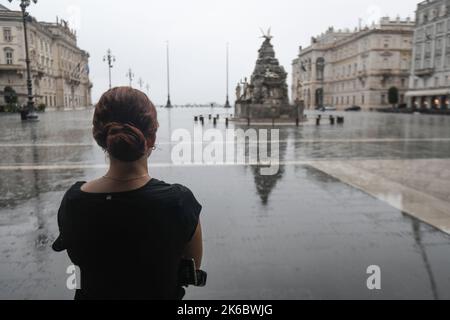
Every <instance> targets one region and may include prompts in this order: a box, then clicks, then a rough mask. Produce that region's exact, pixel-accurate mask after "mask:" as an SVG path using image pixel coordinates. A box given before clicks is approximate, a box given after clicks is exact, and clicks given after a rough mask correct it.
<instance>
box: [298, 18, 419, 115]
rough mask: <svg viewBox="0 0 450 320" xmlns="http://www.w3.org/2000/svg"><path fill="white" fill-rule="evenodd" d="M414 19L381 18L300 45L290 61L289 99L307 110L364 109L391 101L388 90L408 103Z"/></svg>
mask: <svg viewBox="0 0 450 320" xmlns="http://www.w3.org/2000/svg"><path fill="white" fill-rule="evenodd" d="M414 25H415V24H414V22H413V21H411V20H410V19H406V20H401V19H399V18H397V19H395V20H391V19H389V18H382V19H381V21H380V23H379V24H378V25H375V24H374V25H372V26H371V27H365V28H360V29H356V30H355V31H350V30H344V31H342V30H335V29H334V28H329V29H328V31H327V32H326V33H324V34H322V35H320V36H319V37H317V38H312V40H311V45H310V46H309V47H307V48H302V47H300V53H299V55H298V57H297V58H296V59H295V60H294V61H293V71H292V74H293V82H292V98H293V99H294V100H302V101H304V103H305V106H306V108H308V109H313V108H316V107H323V106H334V107H336V108H337V109H340V110H342V109H345V108H347V107H351V106H354V105H358V106H361V107H362V108H363V109H365V110H372V109H377V108H380V107H385V106H387V105H388V104H389V101H388V91H389V89H390V88H391V87H396V88H397V89H398V90H399V98H400V103H404V102H406V98H405V94H406V91H407V89H408V79H409V73H410V66H411V56H412V38H413V32H414Z"/></svg>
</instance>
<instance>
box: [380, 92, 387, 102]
mask: <svg viewBox="0 0 450 320" xmlns="http://www.w3.org/2000/svg"><path fill="white" fill-rule="evenodd" d="M381 104H386V95H384V94H382V95H381Z"/></svg>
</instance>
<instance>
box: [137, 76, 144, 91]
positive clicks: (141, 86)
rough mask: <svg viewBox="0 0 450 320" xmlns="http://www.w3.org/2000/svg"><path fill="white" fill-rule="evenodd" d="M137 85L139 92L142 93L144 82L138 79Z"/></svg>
mask: <svg viewBox="0 0 450 320" xmlns="http://www.w3.org/2000/svg"><path fill="white" fill-rule="evenodd" d="M138 84H139V88H140V89H141V91H142V89H143V87H144V80H142V78H139V81H138Z"/></svg>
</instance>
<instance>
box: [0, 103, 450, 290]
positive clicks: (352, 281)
mask: <svg viewBox="0 0 450 320" xmlns="http://www.w3.org/2000/svg"><path fill="white" fill-rule="evenodd" d="M159 112H160V123H161V127H160V130H159V137H158V139H159V148H158V150H157V152H156V153H155V154H154V156H153V157H152V158H151V163H156V164H158V165H155V166H153V167H152V169H151V170H152V175H153V176H155V177H158V178H161V179H163V180H166V181H168V182H178V183H183V184H186V185H188V186H189V187H190V188H191V189H192V190H193V191H194V193H195V194H196V195H197V197H198V199H199V201H200V202H201V203H202V204H203V206H204V211H203V213H202V219H203V224H204V229H205V236H204V237H205V251H206V252H205V266H204V267H205V269H206V270H208V272H209V284H208V286H207V287H206V288H199V289H190V290H189V292H188V296H187V298H188V299H197V298H198V299H240V298H242V299H247V298H248V299H265V298H272V299H282V298H285V299H286V298H287V299H343V298H356V299H366V298H367V299H403V298H412V299H415V298H425V299H436V298H439V299H448V298H450V271H449V268H448V266H449V265H450V237H449V236H448V235H446V234H445V233H442V232H440V231H438V230H436V229H435V228H432V227H431V226H429V225H427V224H424V223H422V222H419V220H416V219H414V218H411V217H410V215H408V214H405V213H404V212H403V210H404V211H407V210H406V209H408V208H404V206H405V205H404V203H405V198H404V194H403V193H402V192H401V190H398V191H399V192H398V193H390V192H386V199H383V200H384V201H380V200H379V199H378V198H376V197H373V196H372V195H371V192H370V190H365V189H364V188H361V186H358V185H355V187H357V188H354V187H352V183H349V181H346V180H345V179H342V181H343V182H345V183H343V182H341V177H339V176H338V177H337V178H339V180H338V179H336V176H337V175H335V174H334V173H335V172H330V174H326V173H325V172H326V170H325V169H326V168H325V167H324V166H325V164H327V165H329V167H331V166H332V165H333V164H334V165H335V164H336V163H340V164H346V165H348V166H350V164H351V165H352V166H353V168H359V169H361V168H363V169H366V170H369V171H371V172H372V173H373V174H377V175H379V176H381V177H384V178H386V177H389V178H390V181H391V183H396V184H398V185H400V186H402V187H404V188H409V189H414V190H415V191H416V192H420V193H431V194H432V196H433V197H434V198H436V199H437V200H439V201H448V200H450V199H445V196H446V194H447V193H446V192H447V191H446V190H450V188H447V189H446V190H443V189H444V188H446V187H445V185H444V186H442V185H441V186H439V185H438V184H436V183H435V184H431V183H430V184H425V183H424V182H423V181H424V179H426V178H427V177H429V175H428V174H427V173H426V172H424V171H423V170H422V171H421V172H422V174H423V175H422V176H420V175H410V176H411V177H412V178H415V179H412V180H408V179H406V178H407V176H406V175H405V174H402V173H400V174H397V175H394V174H393V173H395V170H394V169H392V167H391V166H394V167H395V166H396V165H399V163H400V162H398V161H404V162H403V163H402V165H404V166H407V165H410V166H411V167H409V168H412V169H410V170H413V169H414V168H415V167H414V166H412V163H415V162H416V161H420V162H417V163H419V164H420V165H421V166H422V167H427V163H428V161H429V159H433V160H430V162H429V163H430V164H431V165H430V166H431V167H432V168H434V169H433V170H430V171H431V172H432V173H431V174H433V175H436V174H438V175H439V177H440V178H442V179H444V180H445V179H446V176H445V175H446V174H447V173H446V172H447V170H448V169H447V168H448V167H447V164H448V160H447V159H450V140H448V137H450V134H449V133H450V119H449V118H441V117H427V116H412V115H382V114H364V113H362V114H351V115H346V123H345V125H344V126H343V127H340V126H334V127H333V126H327V125H323V126H321V127H320V128H317V127H315V126H303V127H300V128H296V127H283V128H280V130H281V131H280V141H282V143H281V144H280V164H281V167H280V171H279V173H278V174H277V175H274V176H261V175H260V170H259V168H258V167H256V166H245V165H236V166H204V167H202V166H185V167H182V166H174V165H172V164H171V161H170V160H171V159H170V154H171V145H170V134H171V132H172V131H173V130H175V129H178V128H185V129H188V130H190V131H192V130H193V128H194V123H193V116H194V114H195V115H197V114H200V113H203V114H208V113H209V112H211V111H210V110H209V109H201V110H192V109H174V110H171V111H167V110H163V109H160V110H159ZM216 113H224V111H223V110H214V114H216ZM91 116H92V112H91V111H77V112H64V113H47V114H44V115H42V117H41V121H40V122H39V123H35V124H27V125H24V124H21V123H20V121H19V119H17V117H15V116H1V117H0V125H1V129H0V130H1V133H2V134H1V135H0V152H1V157H0V174H1V177H2V179H0V252H1V259H0V298H3V299H12V298H18V299H50V298H56V299H71V298H72V297H73V292H70V291H68V290H67V289H66V288H65V283H66V277H67V275H66V274H65V271H66V268H67V266H68V265H69V261H68V259H67V257H66V256H65V255H64V254H55V253H53V252H52V251H51V249H50V244H51V242H52V240H53V239H54V238H55V236H56V235H57V226H56V212H57V208H58V206H59V202H60V200H61V197H62V195H63V193H64V191H65V190H66V189H67V188H68V187H69V186H70V185H71V184H72V183H74V182H75V181H78V180H88V179H91V178H94V177H96V176H99V175H101V174H102V173H103V172H104V167H105V163H106V157H105V155H104V154H103V152H102V151H101V150H100V149H99V148H98V147H96V146H95V144H94V143H93V140H92V137H91V135H90V122H91ZM169 120H170V121H169ZM205 127H206V128H210V127H212V123H209V122H208V121H207V122H206V126H205ZM218 128H219V129H221V130H224V129H225V125H224V123H220V124H219V125H218ZM230 128H233V125H232V124H230ZM407 160H408V161H407ZM351 161H353V162H351ZM383 161H390V162H383ZM321 163H322V167H319V165H320V164H321ZM383 163H385V164H383ZM316 164H317V166H316ZM376 165H378V167H375V166H376ZM27 166H28V167H27ZM45 166H47V167H45ZM64 166H65V167H64ZM442 166H445V168H442V170H440V169H439V167H442ZM36 169H39V170H36ZM375 169H377V170H375ZM327 170H328V169H327ZM324 171H325V172H324ZM397 171H398V170H397ZM352 179H354V177H353V178H352ZM392 180H393V181H392ZM411 183H412V184H411ZM421 183H422V185H421ZM426 187H428V188H429V189H426ZM360 189H362V190H364V191H366V192H364V191H362V190H360ZM395 203H397V204H398V206H397V205H395ZM436 203H437V202H436ZM400 205H401V206H402V207H401V208H403V210H400V209H401V208H400ZM408 213H409V212H408ZM370 265H379V266H380V267H381V270H382V277H383V278H382V290H381V291H377V292H374V291H369V290H368V289H367V287H366V280H367V277H368V275H367V274H366V269H367V267H368V266H370Z"/></svg>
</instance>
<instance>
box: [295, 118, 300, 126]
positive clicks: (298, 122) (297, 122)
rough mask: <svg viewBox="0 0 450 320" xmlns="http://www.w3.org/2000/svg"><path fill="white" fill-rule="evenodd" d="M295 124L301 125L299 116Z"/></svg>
mask: <svg viewBox="0 0 450 320" xmlns="http://www.w3.org/2000/svg"><path fill="white" fill-rule="evenodd" d="M295 125H296V126H297V127H298V126H299V125H300V119H299V118H298V117H297V119H295Z"/></svg>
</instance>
